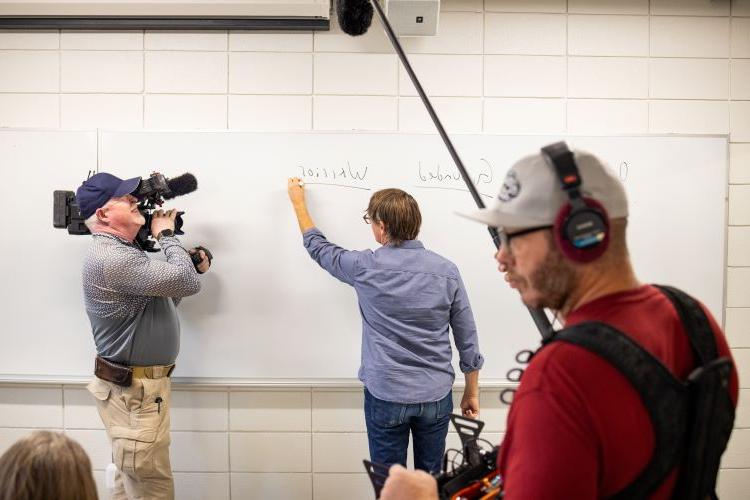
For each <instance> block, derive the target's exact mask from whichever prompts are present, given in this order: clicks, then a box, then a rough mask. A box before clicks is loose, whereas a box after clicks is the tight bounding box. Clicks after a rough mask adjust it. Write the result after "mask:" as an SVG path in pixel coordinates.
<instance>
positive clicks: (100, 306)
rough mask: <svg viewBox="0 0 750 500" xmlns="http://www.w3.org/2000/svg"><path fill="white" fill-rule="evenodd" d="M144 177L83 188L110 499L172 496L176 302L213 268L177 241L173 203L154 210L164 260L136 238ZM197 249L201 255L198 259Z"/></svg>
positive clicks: (100, 179)
mask: <svg viewBox="0 0 750 500" xmlns="http://www.w3.org/2000/svg"><path fill="white" fill-rule="evenodd" d="M140 183H141V179H140V177H135V178H132V179H127V180H122V179H119V178H117V177H115V176H114V175H111V174H108V173H98V174H96V175H94V176H92V177H91V178H89V179H88V180H86V181H84V182H83V184H82V185H81V186H80V187H79V188H78V191H77V192H76V200H77V202H78V206H79V207H80V211H81V215H82V216H83V217H84V219H85V221H86V226H87V227H88V228H89V230H90V231H91V233H92V236H93V242H92V245H91V247H90V249H89V251H88V253H87V254H86V258H85V260H84V264H83V291H84V299H85V303H86V313H87V314H88V316H89V320H90V321H91V328H92V332H93V335H94V342H95V343H96V350H97V353H98V355H97V357H96V363H95V375H96V378H94V380H93V381H92V382H91V383H90V384H89V385H88V390H89V391H90V392H91V393H92V394H93V395H94V397H95V398H96V399H97V408H98V410H99V415H100V417H101V419H102V422H103V423H104V426H105V427H106V429H107V434H108V436H109V438H110V441H111V443H112V458H113V461H114V463H115V465H116V466H117V472H116V475H115V490H114V494H113V497H112V498H115V499H124V498H129V499H134V498H149V499H152V498H154V499H155V498H159V499H162V498H166V499H171V498H174V483H173V479H172V471H171V467H170V462H169V443H170V437H169V408H170V388H171V384H170V379H169V376H170V375H171V373H172V370H173V369H174V362H175V359H176V358H177V353H178V351H179V345H180V324H179V320H178V318H177V311H176V306H177V305H178V304H179V302H180V300H181V299H182V297H187V296H189V295H194V294H196V293H198V291H199V290H200V281H199V279H198V273H204V272H206V271H207V270H208V268H209V266H210V260H209V256H207V255H206V253H205V252H204V251H203V250H202V249H193V250H190V251H188V250H186V249H185V248H183V247H182V246H181V245H180V241H179V240H178V239H177V238H176V237H175V234H174V231H175V219H176V217H177V212H176V210H174V209H172V210H167V211H163V210H156V211H155V212H154V213H153V215H152V217H151V226H150V229H151V234H152V235H154V237H155V238H156V240H157V241H158V242H159V246H160V247H161V251H162V252H163V253H164V256H165V257H166V261H160V260H153V259H151V258H149V257H148V255H147V254H146V253H145V252H144V251H143V250H142V249H141V248H140V247H139V246H138V244H137V243H136V242H135V240H136V236H137V234H138V231H139V230H140V228H141V226H142V225H143V224H144V223H145V218H144V215H143V214H142V213H141V211H140V210H139V205H138V201H139V200H138V199H137V198H136V196H134V194H136V193H137V190H138V187H139V184H140ZM196 252H197V253H198V255H200V257H201V260H200V262H199V263H198V264H196V265H194V264H193V261H192V260H191V254H194V253H196ZM196 271H197V272H196Z"/></svg>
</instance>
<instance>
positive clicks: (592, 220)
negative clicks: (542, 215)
mask: <svg viewBox="0 0 750 500" xmlns="http://www.w3.org/2000/svg"><path fill="white" fill-rule="evenodd" d="M542 155H543V156H544V157H545V158H546V159H547V162H548V163H550V165H551V166H552V167H553V168H554V169H555V173H556V174H557V178H558V179H559V180H560V185H561V187H562V189H563V191H564V192H565V193H566V194H567V196H568V203H566V204H564V205H563V206H562V207H561V208H560V211H559V212H557V217H556V218H555V225H554V228H553V234H554V235H555V242H556V243H557V246H558V248H559V249H560V251H561V252H562V254H563V255H564V256H565V257H567V258H568V259H570V260H572V261H574V262H581V263H583V262H591V261H593V260H595V259H597V258H599V257H601V256H602V254H604V252H605V251H606V250H607V247H608V246H609V217H608V216H607V211H606V210H605V208H604V206H603V205H602V204H601V203H599V202H598V201H596V200H595V199H593V198H586V197H584V196H583V195H582V194H581V191H580V190H579V187H580V186H581V176H580V174H579V173H578V165H576V162H575V158H574V157H573V152H572V151H570V149H568V145H567V144H565V142H556V143H555V144H550V145H549V146H545V147H543V148H542Z"/></svg>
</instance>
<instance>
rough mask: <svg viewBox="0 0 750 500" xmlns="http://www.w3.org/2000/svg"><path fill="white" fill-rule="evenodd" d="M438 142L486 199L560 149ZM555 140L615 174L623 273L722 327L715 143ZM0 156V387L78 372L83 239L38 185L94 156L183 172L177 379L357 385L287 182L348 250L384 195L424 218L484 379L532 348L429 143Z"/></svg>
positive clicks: (97, 147)
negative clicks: (297, 184) (622, 208)
mask: <svg viewBox="0 0 750 500" xmlns="http://www.w3.org/2000/svg"><path fill="white" fill-rule="evenodd" d="M453 139H454V143H455V145H456V148H457V150H458V151H459V153H460V154H461V156H462V158H463V160H464V163H465V164H466V166H467V168H468V170H469V172H470V173H471V175H472V177H473V178H474V179H473V180H474V181H475V182H477V184H478V188H479V191H480V192H481V193H482V194H483V196H484V199H485V200H486V202H487V203H490V202H491V201H492V198H493V197H494V195H495V194H496V193H497V191H498V189H499V187H500V185H501V183H502V179H503V177H504V173H505V171H506V170H507V169H508V168H509V166H510V165H511V164H512V163H513V162H514V161H515V160H517V159H518V158H520V157H521V156H523V155H526V154H529V153H531V152H533V151H535V150H538V148H539V147H540V146H542V145H545V144H548V143H551V142H554V141H557V140H560V139H561V138H560V137H559V136H555V137H543V136H491V135H465V136H462V135H458V136H455V137H454V138H453ZM566 139H567V140H568V142H569V144H570V145H571V146H572V147H576V148H583V149H588V150H589V151H592V152H594V153H595V154H597V155H599V156H600V157H602V158H603V159H605V160H606V161H607V162H608V163H609V164H610V165H611V166H612V167H613V168H614V169H615V170H616V171H617V172H618V174H619V175H620V176H621V178H622V179H623V180H624V183H625V186H626V189H627V192H628V196H629V199H630V207H631V209H630V213H631V215H630V220H631V222H630V224H629V241H630V247H631V253H632V259H633V263H634V266H635V269H636V272H637V275H638V277H639V278H640V279H641V280H642V281H644V282H656V283H669V284H672V285H675V286H678V287H680V288H682V289H684V290H686V291H687V292H689V293H692V294H694V295H696V296H697V297H699V298H700V299H701V300H702V301H704V302H705V303H706V304H707V305H708V307H709V308H710V309H711V311H712V312H713V313H714V315H715V316H716V317H717V318H718V319H719V320H721V318H722V317H723V303H724V283H725V277H724V274H725V271H724V263H725V254H726V250H725V249H726V191H727V157H728V156H727V139H726V137H724V136H721V137H716V136H690V137H688V136H632V137H567V138H566ZM0 162H1V163H2V172H3V182H2V183H0V209H2V213H3V214H5V217H6V224H5V231H4V236H3V245H1V246H0V261H2V262H3V263H4V264H5V265H4V267H5V271H4V273H3V278H2V281H1V282H0V304H2V312H3V319H4V320H3V326H2V334H1V335H0V379H13V378H17V379H29V378H34V377H45V378H47V379H49V378H53V377H62V378H65V377H77V376H78V377H85V376H90V375H91V371H92V368H93V356H94V349H93V340H92V337H91V332H90V327H89V324H88V319H87V317H86V315H85V312H84V309H83V299H82V291H81V279H80V268H81V261H82V257H83V255H84V252H85V249H86V248H87V246H88V245H89V242H90V238H89V237H87V236H70V235H68V234H67V233H66V231H64V230H62V229H54V228H53V227H52V191H53V190H55V189H70V190H75V188H76V187H77V186H78V185H79V184H80V182H81V181H82V180H83V179H84V178H85V177H86V174H87V171H88V170H89V169H94V168H95V167H96V165H97V162H98V164H99V168H100V170H102V171H108V172H111V173H114V174H116V175H119V176H121V177H132V176H136V175H142V176H146V175H148V174H149V173H151V172H152V171H159V172H162V173H164V174H165V175H167V176H168V177H170V176H171V177H173V176H176V175H179V174H181V173H184V172H191V173H193V174H194V175H195V176H196V177H197V178H198V183H199V189H198V191H196V192H195V193H192V194H189V195H186V196H183V197H181V198H178V199H175V200H174V202H173V203H171V204H170V205H168V206H174V207H177V208H179V209H182V210H185V211H186V214H185V216H184V219H185V227H184V229H185V231H186V233H187V234H186V235H185V236H184V237H183V238H182V241H183V243H184V244H185V245H191V246H192V245H197V244H202V245H204V246H207V247H208V248H210V249H211V251H212V252H213V254H214V256H215V260H214V264H213V267H212V269H211V271H210V272H209V273H208V274H206V275H205V276H204V277H203V278H202V282H203V289H202V291H201V293H200V294H199V295H197V296H193V297H189V298H187V299H185V300H184V301H183V302H182V304H181V305H180V307H179V310H180V321H181V325H182V337H181V351H180V355H179V358H178V361H177V369H176V372H175V375H176V376H178V377H185V378H187V379H190V380H194V379H200V380H205V381H212V380H213V381H243V380H244V381H258V380H266V381H268V380H299V381H305V380H308V381H311V380H318V381H325V380H334V379H336V380H343V379H348V380H351V379H353V378H354V377H356V374H357V369H358V366H359V361H360V342H361V338H360V336H361V325H360V318H359V312H358V308H357V300H356V296H355V293H354V291H353V289H351V288H350V287H348V286H347V285H344V284H342V283H339V282H338V281H336V280H335V279H334V278H332V277H330V276H328V275H327V273H325V272H324V271H323V270H322V269H320V268H319V267H318V266H317V264H315V263H314V262H313V261H312V260H311V259H310V258H309V256H308V255H307V253H306V251H305V250H304V248H303V247H302V238H301V235H300V234H299V229H298V226H297V223H296V218H295V216H294V213H293V211H292V209H291V206H290V203H289V201H288V197H287V194H286V179H287V177H290V176H300V177H302V178H303V179H305V180H306V182H307V188H306V190H307V198H308V204H309V207H310V211H311V214H312V216H313V219H314V221H315V222H316V224H317V226H318V227H319V228H321V230H322V231H323V232H324V233H325V234H326V235H327V236H328V238H329V239H330V240H331V241H333V242H335V243H337V244H339V245H341V246H343V247H346V248H350V249H365V248H373V249H374V248H376V247H377V243H375V241H374V240H373V238H372V233H371V231H370V228H369V227H367V226H366V225H365V224H364V223H363V221H362V217H361V216H362V214H363V211H364V209H365V207H366V206H367V202H368V199H369V197H370V195H371V194H372V193H373V192H374V191H375V190H377V189H380V188H384V187H399V188H401V189H404V190H406V191H409V192H410V193H412V194H413V195H414V196H415V198H416V199H417V201H418V202H419V204H420V207H421V209H422V213H423V219H424V222H423V227H422V231H421V233H420V236H419V239H420V240H421V241H422V242H423V243H424V244H425V246H426V247H427V248H428V249H431V250H433V251H435V252H437V253H439V254H441V255H443V256H445V257H447V258H448V259H450V260H452V261H453V262H455V263H456V264H457V265H458V268H459V270H460V271H461V274H462V277H463V279H464V282H465V284H466V287H467V291H468V294H469V298H470V300H471V305H472V308H473V311H474V315H475V318H476V321H477V325H478V329H479V339H480V346H481V350H482V352H483V354H484V355H485V358H486V363H485V368H484V369H483V370H482V373H481V377H482V379H483V380H485V381H499V380H503V379H505V374H506V372H507V371H508V369H510V368H512V367H513V366H514V364H515V363H514V360H513V358H514V356H515V353H516V352H517V351H518V350H520V349H523V348H530V347H536V346H537V345H538V343H539V334H538V333H537V332H536V330H535V327H534V325H533V323H532V321H531V319H530V317H529V315H528V312H527V311H526V309H525V308H524V307H523V306H522V304H521V302H520V300H519V298H518V296H517V294H516V292H515V291H513V290H510V289H509V288H507V286H506V285H505V283H504V281H503V280H502V277H501V275H500V274H499V273H498V271H497V267H496V263H495V261H494V260H493V253H494V247H493V246H492V242H491V240H490V237H489V236H488V233H487V230H486V228H485V227H483V226H481V225H479V224H476V223H474V222H471V221H468V220H465V219H463V218H461V217H458V216H456V215H455V213H456V212H466V211H471V210H473V209H474V204H473V201H472V199H471V197H470V195H469V193H468V192H467V191H466V189H465V186H464V185H463V181H462V180H461V179H460V177H459V176H458V173H457V171H456V169H455V166H454V165H453V163H452V161H451V160H450V158H449V156H448V153H447V152H446V150H445V147H444V146H443V144H442V142H441V141H440V139H439V138H438V137H437V136H433V135H406V134H365V133H362V134H358V133H340V134H339V133H301V134H255V133H237V132H151V131H142V132H119V131H100V132H96V131H92V132H86V131H81V132H63V131H19V130H4V131H0ZM10 221H13V222H11V223H8V222H10ZM454 354H455V353H454ZM455 357H456V356H454V358H455ZM456 373H457V374H459V380H460V378H461V377H460V372H459V371H458V370H456Z"/></svg>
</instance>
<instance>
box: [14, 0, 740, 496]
mask: <svg viewBox="0 0 750 500" xmlns="http://www.w3.org/2000/svg"><path fill="white" fill-rule="evenodd" d="M441 3H442V6H441V8H442V12H441V18H440V21H441V22H440V35H439V36H437V37H432V38H414V39H405V40H404V45H405V47H406V50H407V52H408V53H409V54H410V59H411V60H412V63H413V65H414V68H415V70H416V72H417V73H418V75H419V76H420V78H421V79H422V82H423V84H424V86H425V88H426V90H427V92H428V94H429V95H430V96H433V97H434V104H435V106H436V108H437V111H438V113H439V114H440V116H441V117H442V119H443V120H444V122H445V124H446V127H447V128H448V130H449V131H451V132H461V133H551V134H556V133H559V134H564V133H571V134H587V133H592V134H639V133H643V134H646V133H680V134H729V135H730V140H731V146H730V162H731V165H730V176H729V182H730V185H729V218H728V224H729V227H728V233H729V257H728V262H727V264H728V269H727V274H728V283H727V295H726V297H727V302H726V305H727V309H726V330H727V335H728V338H729V342H730V345H731V346H732V348H733V352H734V355H735V358H736V360H737V362H738V364H739V365H740V372H741V376H740V381H741V387H742V388H743V389H742V392H741V395H740V408H739V412H738V417H737V423H736V425H737V428H736V429H735V431H734V434H733V438H732V441H731V443H730V449H729V450H728V452H727V454H726V455H725V458H724V462H723V464H722V467H723V469H722V473H721V477H720V493H721V495H722V498H728V499H738V500H739V499H744V498H747V492H748V491H750V403H748V401H750V331H749V330H750V201H749V200H750V0H735V1H732V2H730V1H728V0H715V1H710V0H651V1H649V0H568V1H565V0H509V1H505V0H485V1H482V0H443V1H442V2H441ZM334 24H335V23H334ZM0 127H42V128H53V129H93V128H114V129H227V130H258V131H297V130H352V129H355V130H368V131H390V132H394V131H403V132H423V131H432V130H433V129H432V125H431V123H430V121H429V118H428V116H427V114H426V112H425V111H424V109H423V107H422V105H421V103H420V102H419V99H418V97H416V92H415V91H414V89H413V87H412V86H411V83H410V82H409V80H408V77H407V76H406V74H405V73H404V71H403V69H402V68H400V67H399V63H398V61H397V58H396V56H395V55H394V54H393V52H392V49H391V46H390V44H389V43H388V41H387V39H386V38H385V36H384V35H383V34H382V31H381V30H380V29H379V25H378V24H377V20H376V21H375V23H374V26H373V27H372V28H371V29H370V31H369V33H368V34H367V35H365V36H363V37H359V38H350V37H348V36H346V35H344V34H342V33H341V32H340V31H339V30H338V28H337V27H336V26H333V28H332V30H331V31H330V32H326V33H315V34H313V33H252V32H234V31H231V32H226V31H217V32H177V33H175V32H151V31H145V32H143V31H128V32H68V31H62V32H60V31H45V32H17V31H0ZM674 168H676V169H677V168H680V166H679V165H674ZM696 237H698V238H699V237H700V235H696ZM686 272H689V270H686ZM353 375H354V374H353ZM459 393H460V391H459ZM482 403H483V419H484V420H486V421H487V422H488V430H487V431H486V434H487V436H488V437H489V438H490V439H491V440H493V441H499V440H500V439H501V438H502V433H503V430H504V427H505V415H506V412H507V408H504V407H502V405H500V403H499V402H498V401H497V390H488V391H484V392H483V393H482ZM361 407H362V394H361V391H360V390H359V389H352V388H343V389H323V388H311V387H300V388H291V389H272V388H256V389H251V388H229V387H219V388H205V387H197V386H177V387H176V390H175V397H174V413H173V430H174V432H173V434H172V440H173V444H172V459H173V465H174V470H175V478H176V484H177V493H178V498H180V499H206V498H211V499H224V498H233V499H240V498H280V499H281V498H314V499H315V500H325V499H338V498H362V499H365V498H371V493H370V489H369V485H368V483H367V478H366V476H365V475H364V474H363V473H362V472H361V471H362V468H361V465H360V460H361V458H362V457H365V456H367V440H366V436H365V434H364V421H363V420H364V419H363V416H362V411H361ZM37 428H49V429H58V430H65V431H66V432H68V433H69V434H70V435H71V436H73V437H74V438H75V439H78V440H79V441H80V442H82V443H83V445H84V446H85V447H86V449H87V450H88V452H89V454H90V455H91V457H92V461H93V464H94V469H95V475H96V477H97V480H98V481H99V483H100V485H101V484H102V483H103V472H102V471H103V469H104V467H105V466H106V464H107V463H108V461H109V454H110V452H109V446H108V443H107V440H106V436H105V434H104V431H103V430H102V428H101V425H100V422H99V420H98V417H97V416H96V412H95V410H94V407H93V405H92V400H91V398H89V396H88V394H87V393H86V392H85V389H83V387H82V386H78V385H69V386H68V385H65V386H63V385H56V386H41V385H23V386H18V385H15V386H12V385H6V386H2V387H0V451H3V450H5V449H6V448H7V447H8V446H9V445H10V444H11V443H12V442H13V441H15V440H16V439H17V438H19V437H20V436H22V435H24V434H26V433H27V432H29V431H30V430H31V429H37ZM451 442H452V443H455V442H457V440H456V439H455V436H451ZM102 494H103V498H106V496H104V490H103V489H102Z"/></svg>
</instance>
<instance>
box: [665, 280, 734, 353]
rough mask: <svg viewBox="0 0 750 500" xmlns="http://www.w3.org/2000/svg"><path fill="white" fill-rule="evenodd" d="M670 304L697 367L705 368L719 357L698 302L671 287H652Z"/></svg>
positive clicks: (711, 333) (711, 331)
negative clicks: (683, 331)
mask: <svg viewBox="0 0 750 500" xmlns="http://www.w3.org/2000/svg"><path fill="white" fill-rule="evenodd" d="M654 286H655V287H656V288H658V289H659V290H660V291H661V292H662V293H663V294H664V295H666V296H667V298H668V299H669V300H670V301H671V302H672V305H674V308H675V309H676V310H677V314H679V315H680V319H681V320H682V325H683V327H684V328H685V332H686V333H687V336H688V339H690V345H691V346H692V348H693V353H694V354H695V357H696V359H697V361H698V362H697V363H696V364H697V365H699V366H705V365H707V364H709V363H710V362H711V361H713V360H715V359H716V358H717V357H719V353H718V351H717V349H716V338H715V337H714V333H713V330H711V323H709V321H708V318H707V317H706V314H705V313H704V312H703V309H702V308H701V306H700V304H699V303H698V301H696V300H695V299H694V298H692V297H691V296H689V295H688V294H686V293H685V292H683V291H681V290H678V289H676V288H674V287H671V286H665V285H654Z"/></svg>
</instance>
